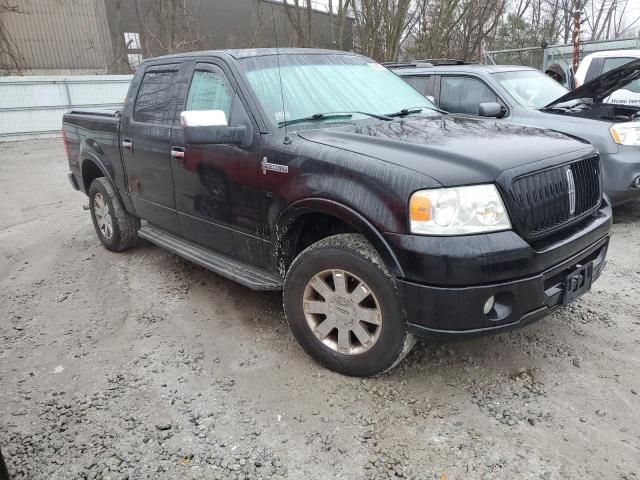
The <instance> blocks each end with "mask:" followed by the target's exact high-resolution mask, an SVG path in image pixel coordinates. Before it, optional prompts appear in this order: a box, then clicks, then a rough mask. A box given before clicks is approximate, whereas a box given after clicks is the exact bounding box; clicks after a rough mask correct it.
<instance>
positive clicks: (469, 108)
mask: <svg viewBox="0 0 640 480" xmlns="http://www.w3.org/2000/svg"><path fill="white" fill-rule="evenodd" d="M484 102H498V103H500V104H501V102H500V101H499V100H498V97H496V95H495V94H494V93H493V92H492V91H491V90H490V89H489V87H487V85H485V83H484V82H481V81H480V80H477V79H475V78H470V77H442V80H441V82H440V108H441V109H443V110H446V111H447V112H452V113H469V114H471V115H477V114H478V107H479V106H480V104H481V103H484Z"/></svg>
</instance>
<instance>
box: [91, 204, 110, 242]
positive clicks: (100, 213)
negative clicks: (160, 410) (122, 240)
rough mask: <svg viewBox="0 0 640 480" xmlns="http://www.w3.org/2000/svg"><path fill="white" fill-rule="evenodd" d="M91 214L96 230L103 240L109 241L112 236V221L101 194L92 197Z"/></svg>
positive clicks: (107, 206) (107, 205)
mask: <svg viewBox="0 0 640 480" xmlns="http://www.w3.org/2000/svg"><path fill="white" fill-rule="evenodd" d="M93 213H94V215H95V216H96V223H97V224H98V229H99V230H100V233H101V234H102V236H103V237H104V238H106V239H107V240H110V239H111V237H112V236H113V220H112V219H111V212H110V211H109V204H108V203H107V202H106V200H105V198H104V197H103V196H102V194H101V193H96V194H95V195H94V196H93Z"/></svg>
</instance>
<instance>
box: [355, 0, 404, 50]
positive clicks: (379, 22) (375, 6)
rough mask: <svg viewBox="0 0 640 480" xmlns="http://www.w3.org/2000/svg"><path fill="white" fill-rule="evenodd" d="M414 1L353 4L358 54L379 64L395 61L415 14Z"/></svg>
mask: <svg viewBox="0 0 640 480" xmlns="http://www.w3.org/2000/svg"><path fill="white" fill-rule="evenodd" d="M411 5H412V1H411V0H354V2H353V14H354V23H355V25H354V27H355V29H356V31H357V42H356V44H357V45H356V47H357V48H358V50H359V51H360V52H361V53H363V54H365V55H367V56H370V57H372V58H374V59H376V60H379V61H395V60H397V59H398V55H399V54H400V46H401V44H402V40H403V38H404V36H405V35H406V34H407V32H408V26H409V24H410V23H411V22H412V20H413V17H414V14H415V11H414V10H411Z"/></svg>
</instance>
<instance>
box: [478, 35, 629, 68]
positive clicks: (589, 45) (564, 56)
mask: <svg viewBox="0 0 640 480" xmlns="http://www.w3.org/2000/svg"><path fill="white" fill-rule="evenodd" d="M639 48H640V38H627V39H622V40H598V41H583V42H581V43H580V56H579V60H582V59H583V58H584V57H585V56H587V55H589V54H591V53H595V52H602V51H605V50H627V49H639ZM484 62H485V63H487V64H490V65H523V66H527V67H533V68H537V69H539V70H543V71H544V70H547V69H548V68H549V67H550V66H551V65H553V64H557V65H559V66H560V67H561V68H562V69H564V70H567V69H570V68H571V65H572V63H573V45H572V44H566V45H545V46H542V45H541V46H537V47H525V48H511V49H506V50H488V51H485V52H484Z"/></svg>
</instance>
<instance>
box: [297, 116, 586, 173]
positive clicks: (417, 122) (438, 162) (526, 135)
mask: <svg viewBox="0 0 640 480" xmlns="http://www.w3.org/2000/svg"><path fill="white" fill-rule="evenodd" d="M298 135H299V136H300V137H302V138H304V139H306V140H308V141H311V142H315V143H319V144H322V145H327V146H331V147H335V148H340V149H342V150H346V151H349V152H354V153H358V154H362V155H366V156H368V157H372V158H376V159H379V160H383V161H386V162H390V163H394V164H397V165H399V166H403V167H406V168H410V169H412V170H415V171H417V172H420V173H423V174H425V175H427V176H429V177H431V178H433V179H434V180H436V181H438V182H439V183H440V184H441V185H443V186H455V185H468V184H475V183H487V182H493V181H495V180H496V178H497V177H498V176H499V175H500V174H501V173H502V172H504V171H505V170H509V169H511V168H515V167H519V166H522V165H525V164H527V163H532V162H536V161H539V160H543V159H546V158H549V157H554V156H558V155H563V154H567V153H570V152H576V151H578V150H582V151H584V153H587V152H589V151H592V150H593V147H591V145H589V144H587V143H586V142H583V141H579V140H576V139H572V138H569V137H566V136H565V135H562V134H560V133H557V132H554V131H552V130H545V129H540V128H534V127H526V126H517V125H510V124H507V123H501V122H497V121H493V120H480V119H475V118H470V117H465V116H458V115H442V116H434V117H412V118H409V119H404V120H402V121H393V122H381V123H368V124H365V125H357V126H355V125H350V126H347V127H336V128H326V129H316V130H303V131H300V132H298Z"/></svg>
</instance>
